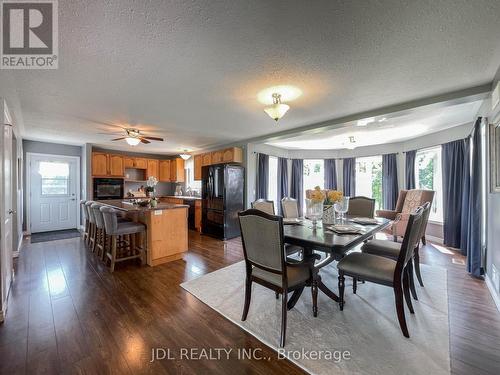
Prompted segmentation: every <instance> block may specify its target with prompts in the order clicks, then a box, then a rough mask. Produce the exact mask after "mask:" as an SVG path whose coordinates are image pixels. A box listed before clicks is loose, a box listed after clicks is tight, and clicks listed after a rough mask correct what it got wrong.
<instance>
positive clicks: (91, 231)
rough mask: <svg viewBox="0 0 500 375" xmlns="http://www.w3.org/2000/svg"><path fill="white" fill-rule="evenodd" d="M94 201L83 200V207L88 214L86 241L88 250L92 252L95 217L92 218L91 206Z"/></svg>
mask: <svg viewBox="0 0 500 375" xmlns="http://www.w3.org/2000/svg"><path fill="white" fill-rule="evenodd" d="M94 203H95V202H94V201H87V202H85V208H86V209H87V214H88V215H89V235H88V243H87V245H88V246H89V248H90V250H92V252H94V247H95V232H96V226H95V218H94V210H92V208H91V206H92V205H93V204H94Z"/></svg>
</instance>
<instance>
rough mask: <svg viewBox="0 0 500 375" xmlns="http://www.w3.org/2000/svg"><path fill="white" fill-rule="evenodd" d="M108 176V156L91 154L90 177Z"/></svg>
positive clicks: (98, 153) (100, 153) (96, 153)
mask: <svg viewBox="0 0 500 375" xmlns="http://www.w3.org/2000/svg"><path fill="white" fill-rule="evenodd" d="M107 175H108V154H104V153H102V152H93V153H92V176H107Z"/></svg>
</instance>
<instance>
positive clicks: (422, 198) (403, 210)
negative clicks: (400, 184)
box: [376, 189, 435, 245]
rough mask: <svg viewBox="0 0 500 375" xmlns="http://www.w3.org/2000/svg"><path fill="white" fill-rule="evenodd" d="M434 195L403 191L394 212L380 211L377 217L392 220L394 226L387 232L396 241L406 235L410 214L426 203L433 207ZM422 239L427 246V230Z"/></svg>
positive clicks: (425, 191) (418, 191)
mask: <svg viewBox="0 0 500 375" xmlns="http://www.w3.org/2000/svg"><path fill="white" fill-rule="evenodd" d="M434 194H435V192H434V191H433V190H418V189H415V190H401V191H400V192H399V196H398V200H397V202H396V208H395V209H394V210H378V211H377V212H376V215H377V216H379V217H383V218H386V219H389V220H392V224H391V226H390V227H389V228H388V229H387V230H386V232H387V233H389V234H391V235H392V236H393V238H394V241H397V240H398V238H399V237H402V236H404V234H405V233H406V224H407V223H408V217H409V215H410V213H411V212H413V211H414V210H415V209H416V208H417V207H419V206H422V205H423V204H424V203H425V202H430V203H431V205H432V200H433V199H434ZM426 227H427V225H426ZM421 238H422V243H423V244H424V245H425V244H426V240H425V228H424V230H423V235H422V237H421Z"/></svg>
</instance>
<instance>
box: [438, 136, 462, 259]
mask: <svg viewBox="0 0 500 375" xmlns="http://www.w3.org/2000/svg"><path fill="white" fill-rule="evenodd" d="M441 148H442V158H441V159H442V160H441V164H442V172H443V234H444V244H445V245H446V246H451V247H454V248H457V249H459V248H460V246H461V241H462V231H465V230H466V228H462V212H463V209H464V207H463V205H462V201H463V199H464V197H463V195H464V193H465V192H466V191H467V188H466V187H465V186H464V184H465V183H467V180H468V178H469V177H468V174H467V171H468V169H467V165H468V164H469V155H468V147H467V146H466V141H465V140H464V139H460V140H458V141H453V142H449V143H445V144H443V145H442V146H441Z"/></svg>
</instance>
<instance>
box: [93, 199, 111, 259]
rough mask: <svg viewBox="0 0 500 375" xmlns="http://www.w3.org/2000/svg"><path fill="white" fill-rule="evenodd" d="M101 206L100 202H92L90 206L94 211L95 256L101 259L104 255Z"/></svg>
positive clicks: (104, 239) (104, 229)
mask: <svg viewBox="0 0 500 375" xmlns="http://www.w3.org/2000/svg"><path fill="white" fill-rule="evenodd" d="M101 207H104V205H103V204H100V203H94V204H93V205H92V206H91V208H92V210H93V213H94V220H95V226H96V230H95V237H94V238H95V240H94V241H95V245H94V246H95V251H96V253H97V257H99V258H100V259H101V260H104V255H105V253H106V250H105V249H106V239H107V237H108V236H107V235H106V228H105V227H104V217H103V216H102V212H101V210H100V208H101Z"/></svg>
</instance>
